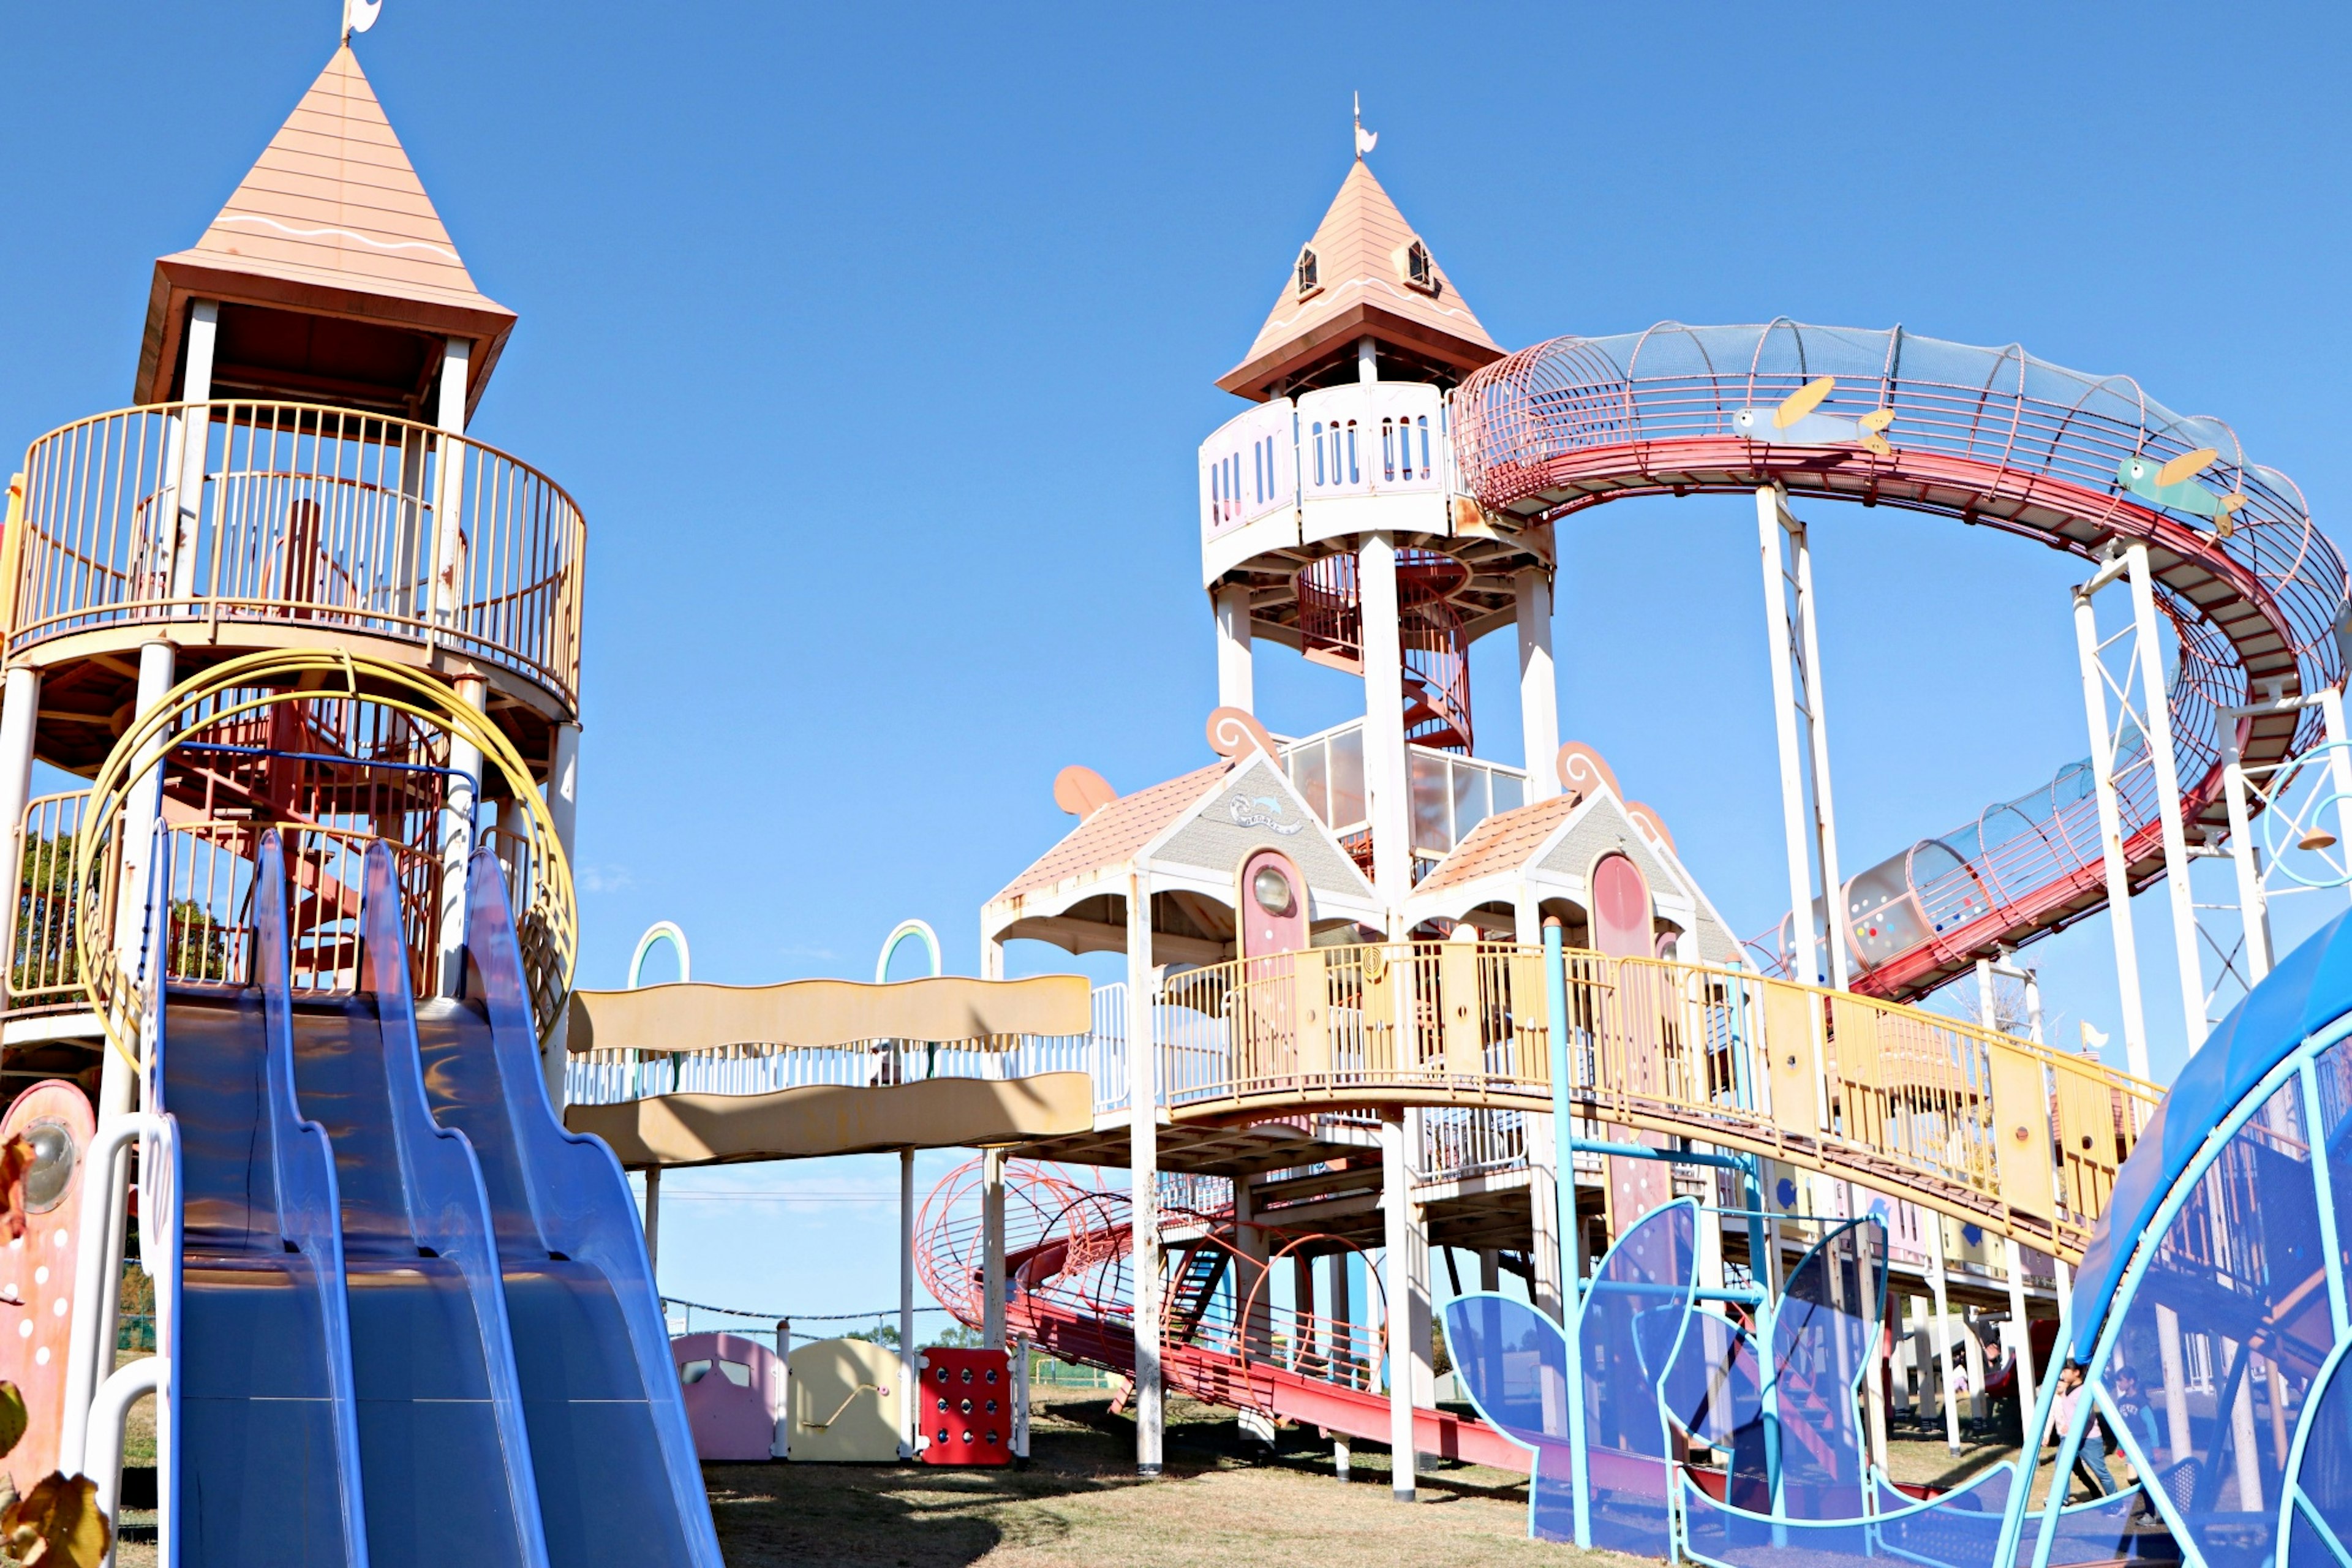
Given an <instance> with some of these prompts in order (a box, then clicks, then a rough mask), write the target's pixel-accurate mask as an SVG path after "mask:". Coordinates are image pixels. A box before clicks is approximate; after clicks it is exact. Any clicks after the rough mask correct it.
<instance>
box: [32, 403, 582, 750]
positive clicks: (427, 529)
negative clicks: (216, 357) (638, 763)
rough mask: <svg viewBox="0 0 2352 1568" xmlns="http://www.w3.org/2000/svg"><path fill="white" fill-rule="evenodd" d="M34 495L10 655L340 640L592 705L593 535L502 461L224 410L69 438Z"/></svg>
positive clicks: (178, 414)
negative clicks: (192, 640) (216, 637)
mask: <svg viewBox="0 0 2352 1568" xmlns="http://www.w3.org/2000/svg"><path fill="white" fill-rule="evenodd" d="M25 476H26V488H25V498H24V523H23V527H22V528H21V530H20V531H19V533H20V538H19V539H18V540H16V541H11V542H10V546H9V548H10V550H11V552H13V554H14V558H15V563H16V564H15V582H14V584H12V587H11V592H10V594H9V595H8V597H7V605H8V608H9V611H10V619H9V623H8V637H7V648H8V651H9V652H10V653H11V654H16V653H21V652H23V651H24V650H25V649H26V648H29V647H33V646H35V645H37V644H38V643H40V642H43V641H45V640H47V639H50V638H53V637H62V636H67V635H69V634H72V633H76V632H84V631H89V630H93V629H97V628H100V627H105V626H121V625H132V624H144V623H152V622H156V621H183V620H202V621H206V622H209V623H210V624H211V625H213V626H215V627H217V626H219V625H220V624H221V623H222V622H224V621H230V622H234V621H247V622H252V621H299V622H303V623H307V624H312V625H316V624H321V623H323V624H326V625H330V626H340V627H342V628H345V629H349V630H352V631H356V632H361V633H365V634H368V635H372V636H377V637H390V638H394V639H396V640H399V641H404V642H410V643H418V644H422V645H424V646H425V647H437V646H446V647H453V648H455V649H457V651H459V652H461V653H465V654H467V655H469V656H473V657H478V658H484V659H487V660H488V661H491V662H493V663H496V664H500V665H503V666H506V667H507V668H511V669H514V670H516V671H518V672H520V673H521V674H523V675H526V676H529V677H530V678H531V679H534V680H536V681H538V682H539V683H541V685H544V686H546V687H548V688H549V689H551V690H553V691H554V692H555V693H556V694H557V695H558V696H559V697H561V698H562V700H563V701H564V702H565V703H566V704H567V705H568V704H570V703H572V701H573V700H574V694H575V692H576V690H577V688H578V684H579V673H580V627H581V591H582V583H581V577H582V563H583V560H584V557H585V551H586V544H587V532H586V523H585V521H584V520H583V518H582V516H581V514H580V510H579V508H578V507H577V506H576V505H575V504H574V503H573V501H572V498H571V497H570V496H569V495H568V494H567V493H565V491H564V490H563V489H562V487H561V486H560V485H558V484H556V483H555V481H554V480H552V479H549V478H548V477H547V476H546V475H544V474H542V473H541V472H540V471H539V470H538V469H536V468H532V467H530V465H529V464H527V463H525V462H523V461H521V460H520V458H514V457H511V456H509V454H507V453H505V452H502V451H500V450H499V449H498V448H497V447H489V446H486V445H484V444H483V443H481V442H479V441H475V440H472V439H470V438H468V437H464V436H460V435H457V434H455V433H453V432H450V431H446V430H440V429H436V428H435V427H434V426H428V425H423V424H419V423H417V422H415V421H413V420H405V419H397V418H394V417H391V416H385V415H378V414H364V413H359V412H354V411H352V410H349V409H337V408H329V407H324V406H320V405H310V404H293V403H257V402H249V401H244V400H236V399H215V400H213V401H210V402H205V403H184V404H170V405H152V406H146V407H138V408H126V409H120V410H117V411H115V412H112V413H109V414H100V415H96V416H91V417H89V418H87V419H82V420H78V421H76V422H75V423H73V424H70V425H66V426H60V427H59V428H58V429H56V430H53V431H51V432H49V433H48V434H47V435H46V436H43V437H40V438H39V439H37V440H36V441H34V442H33V444H32V446H31V447H29V448H28V449H27V451H26V458H25ZM183 490H186V491H187V492H188V493H185V494H184V493H183Z"/></svg>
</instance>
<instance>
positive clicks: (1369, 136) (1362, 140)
mask: <svg viewBox="0 0 2352 1568" xmlns="http://www.w3.org/2000/svg"><path fill="white" fill-rule="evenodd" d="M377 4H378V5H381V4H383V0H377ZM1380 142H1381V133H1380V132H1377V131H1367V130H1365V129H1364V95H1363V94H1362V93H1358V94H1357V95H1356V156H1357V157H1359V158H1360V157H1362V156H1363V155H1364V154H1365V153H1369V152H1370V151H1371V150H1372V149H1373V148H1375V147H1377V146H1379V145H1380Z"/></svg>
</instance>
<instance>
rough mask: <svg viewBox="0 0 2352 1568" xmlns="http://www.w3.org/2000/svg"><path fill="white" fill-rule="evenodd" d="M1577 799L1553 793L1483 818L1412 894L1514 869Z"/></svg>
mask: <svg viewBox="0 0 2352 1568" xmlns="http://www.w3.org/2000/svg"><path fill="white" fill-rule="evenodd" d="M1581 801H1582V797H1581V796H1579V795H1554V796H1552V797H1551V798H1550V799H1549V800H1539V801H1538V802H1536V803H1535V804H1534V805H1523V806H1521V807H1519V808H1518V809H1517V811H1506V812H1502V813H1499V814H1497V815H1496V816H1490V817H1488V818H1486V821H1484V822H1482V823H1480V824H1479V825H1478V826H1475V827H1474V828H1472V829H1471V830H1470V837H1467V838H1465V839H1464V840H1463V841H1462V842H1461V843H1459V844H1457V845H1455V846H1454V853H1453V854H1451V855H1448V856H1447V857H1446V858H1444V859H1443V860H1441V861H1439V862H1438V863H1437V869H1435V870H1434V871H1432V872H1431V873H1430V874H1429V875H1428V876H1426V877H1424V878H1423V879H1421V881H1420V883H1419V884H1418V885H1417V886H1416V887H1415V888H1414V889H1413V891H1414V893H1416V894H1420V893H1435V892H1442V891H1443V890H1444V889H1447V888H1453V887H1459V886H1460V885H1461V884H1463V883H1465V882H1474V881H1476V880H1477V879H1479V878H1481V877H1487V876H1494V875H1496V874H1497V873H1500V872H1505V871H1513V870H1517V868H1519V867H1521V866H1524V865H1526V864H1527V863H1528V861H1529V860H1530V859H1532V858H1534V857H1535V852H1536V851H1537V849H1538V848H1539V847H1542V845H1543V841H1544V840H1545V839H1547V838H1549V837H1551V835H1552V831H1553V829H1555V828H1557V827H1558V826H1559V825H1560V824H1561V823H1563V822H1565V821H1567V820H1568V817H1569V814H1570V812H1572V811H1574V810H1575V809H1576V808H1577V806H1578V805H1580V804H1581Z"/></svg>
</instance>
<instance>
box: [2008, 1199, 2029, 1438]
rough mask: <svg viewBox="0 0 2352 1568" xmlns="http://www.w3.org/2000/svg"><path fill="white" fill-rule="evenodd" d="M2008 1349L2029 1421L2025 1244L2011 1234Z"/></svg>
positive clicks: (2019, 1401)
mask: <svg viewBox="0 0 2352 1568" xmlns="http://www.w3.org/2000/svg"><path fill="white" fill-rule="evenodd" d="M2009 1331H2010V1342H2009V1353H2010V1354H2011V1357H2013V1358H2014V1362H2013V1364H2014V1365H2015V1366H2016V1368H2017V1408H2018V1409H2019V1410H2020V1411H2021V1412H2023V1419H2025V1420H2028V1421H2030V1420H2032V1418H2033V1319H2032V1316H2031V1315H2030V1314H2029V1313H2028V1312H2027V1310H2026V1300H2025V1248H2024V1247H2021V1246H2020V1245H2019V1244H2018V1242H2017V1241H2016V1240H2014V1239H2013V1238H2012V1239H2011V1242H2010V1244H2009ZM2019 1429H2020V1430H2021V1431H2022V1430H2023V1428H2022V1427H2021V1428H2019Z"/></svg>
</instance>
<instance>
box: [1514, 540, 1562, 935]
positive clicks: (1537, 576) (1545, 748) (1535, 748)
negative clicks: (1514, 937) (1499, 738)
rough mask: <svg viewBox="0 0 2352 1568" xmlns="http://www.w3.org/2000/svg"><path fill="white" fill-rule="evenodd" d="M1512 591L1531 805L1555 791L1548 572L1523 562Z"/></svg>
mask: <svg viewBox="0 0 2352 1568" xmlns="http://www.w3.org/2000/svg"><path fill="white" fill-rule="evenodd" d="M1511 592H1512V595H1513V598H1514V600H1515V601H1516V604H1515V609H1516V613H1517V622H1518V632H1519V734H1520V736H1521V739H1522V742H1523V744H1522V750H1523V752H1524V754H1525V756H1526V758H1527V767H1528V802H1529V804H1531V805H1532V804H1533V803H1534V802H1536V801H1539V800H1549V799H1550V798H1551V797H1552V796H1554V795H1558V794H1559V767H1558V766H1557V759H1558V757H1559V677H1558V675H1557V674H1556V673H1555V672H1554V668H1553V664H1552V653H1551V614H1552V605H1551V601H1552V584H1551V577H1550V575H1549V574H1548V573H1546V572H1545V571H1544V569H1543V568H1542V567H1540V566H1523V567H1521V568H1520V569H1519V570H1518V572H1517V573H1516V574H1514V575H1513V576H1512V578H1511ZM1519 940H1520V941H1521V942H1530V941H1534V940H1537V939H1535V938H1530V937H1527V936H1522V937H1520V938H1519Z"/></svg>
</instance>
